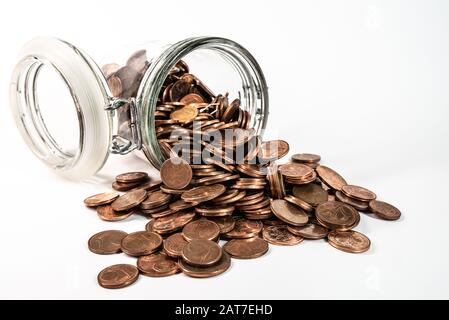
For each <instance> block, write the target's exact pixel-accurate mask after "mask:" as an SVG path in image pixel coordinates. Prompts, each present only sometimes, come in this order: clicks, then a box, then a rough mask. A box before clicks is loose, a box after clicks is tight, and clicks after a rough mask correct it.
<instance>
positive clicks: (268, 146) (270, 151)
mask: <svg viewBox="0 0 449 320" xmlns="http://www.w3.org/2000/svg"><path fill="white" fill-rule="evenodd" d="M289 149H290V147H289V145H288V143H287V142H286V141H284V140H272V141H264V142H262V145H261V146H260V151H259V157H260V158H262V159H266V160H277V159H280V158H282V157H283V156H285V155H286V154H287V153H288V151H289Z"/></svg>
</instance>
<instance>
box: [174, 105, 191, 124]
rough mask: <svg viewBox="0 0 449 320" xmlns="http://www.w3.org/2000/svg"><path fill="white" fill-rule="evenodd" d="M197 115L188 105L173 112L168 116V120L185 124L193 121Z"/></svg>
mask: <svg viewBox="0 0 449 320" xmlns="http://www.w3.org/2000/svg"><path fill="white" fill-rule="evenodd" d="M197 115H198V109H197V108H196V107H194V106H192V105H190V104H189V105H186V106H185V107H183V108H181V109H179V110H176V111H173V112H172V113H171V114H170V118H171V119H172V120H176V121H179V122H182V123H185V122H189V121H191V120H193V119H195V118H196V116H197Z"/></svg>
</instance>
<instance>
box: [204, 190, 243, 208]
mask: <svg viewBox="0 0 449 320" xmlns="http://www.w3.org/2000/svg"><path fill="white" fill-rule="evenodd" d="M232 191H238V190H232ZM245 196H246V192H245V191H244V190H242V191H238V193H237V195H235V196H234V197H232V198H228V199H225V200H223V199H221V200H218V198H215V199H213V200H212V203H216V204H221V205H225V204H233V205H234V204H235V203H236V202H238V201H240V200H242V199H243V198H244V197H245Z"/></svg>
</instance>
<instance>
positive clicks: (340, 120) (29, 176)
mask: <svg viewBox="0 0 449 320" xmlns="http://www.w3.org/2000/svg"><path fill="white" fill-rule="evenodd" d="M1 6H2V7H1V9H0V11H1V17H2V18H1V19H0V35H1V37H0V39H1V42H2V46H1V47H2V48H1V50H0V108H1V109H0V110H1V116H0V128H1V134H2V135H3V137H2V146H1V149H2V151H1V154H2V157H1V160H0V164H1V170H2V173H1V181H0V191H1V192H0V199H1V200H0V203H1V209H0V212H1V219H0V238H1V239H2V250H1V258H0V259H1V260H0V274H1V275H2V281H1V284H0V298H38V299H44V298H107V299H109V298H114V299H116V298H120V299H128V298H138V299H140V298H143V299H168V298H170V299H173V298H193V299H205V298H212V299H221V298H234V299H239V298H267V299H278V298H279V299H281V298H283V299H311V298H337V299H338V298H343V299H344V298H356V299H361V298H376V299H379V298H446V299H447V298H449V250H448V244H449V232H448V226H449V199H448V193H449V186H448V180H449V170H448V169H449V141H448V138H449V94H448V89H449V3H448V2H447V1H429V0H428V1H391V0H390V1H375V0H371V1H360V0H354V1H232V0H228V1H220V2H218V1H215V2H213V1H174V0H171V1H157V2H156V1H111V0H109V1H80V0H78V1H71V2H68V1H59V2H58V1H47V0H41V1H20V0H16V1H11V2H9V3H8V4H6V3H3V4H2V5H1ZM194 35H216V36H224V37H228V38H231V39H233V40H235V41H237V42H239V43H241V44H242V45H244V46H245V47H247V48H248V49H249V50H250V51H251V52H252V53H253V54H254V55H255V56H256V58H257V59H258V61H259V63H260V64H261V66H262V68H263V70H264V72H265V75H266V78H267V81H268V83H269V87H270V105H271V114H270V118H269V127H270V133H269V136H273V137H276V136H279V137H282V138H284V139H285V140H287V141H289V142H290V145H291V150H292V151H293V152H315V153H318V154H321V156H322V158H323V163H325V164H328V165H329V166H331V167H332V168H335V169H337V170H338V171H339V172H340V173H341V174H342V175H343V176H344V177H345V178H346V179H347V180H348V181H349V182H351V183H354V184H359V185H363V186H366V187H368V188H370V189H372V190H374V191H375V192H376V193H377V194H378V196H379V198H381V199H383V200H385V201H388V202H391V203H393V204H395V205H396V206H397V207H399V208H400V209H401V211H402V212H403V218H402V219H401V220H400V221H397V222H386V221H381V220H377V219H374V218H371V217H367V216H362V221H361V223H360V225H359V226H358V227H357V230H359V231H361V232H363V233H365V234H366V235H367V236H368V237H369V238H370V239H371V240H372V248H371V250H370V251H369V252H368V253H365V254H361V255H351V254H346V253H343V252H340V251H338V250H336V249H334V248H332V247H331V246H330V245H328V244H326V243H325V242H324V241H316V242H313V241H307V242H304V243H302V244H300V245H298V246H295V247H285V248H284V247H274V246H271V247H270V251H269V253H268V254H267V255H266V256H264V257H262V258H259V259H255V260H250V261H241V260H233V264H232V268H231V269H230V270H229V271H228V272H226V273H225V274H223V275H222V276H219V277H216V278H211V279H205V280H196V279H191V278H188V277H186V276H184V275H177V276H173V277H169V278H161V279H154V278H147V277H141V278H140V279H139V281H138V282H137V283H136V284H135V285H133V286H131V287H128V288H126V289H123V290H117V291H111V290H106V289H102V288H100V287H99V286H98V285H97V283H96V275H97V273H98V272H99V271H100V270H101V269H102V268H104V267H106V266H108V265H110V264H114V263H121V262H131V263H133V259H132V258H129V257H125V256H124V255H113V256H98V255H94V254H92V253H91V252H89V251H88V249H87V246H86V242H87V240H88V238H89V237H90V236H91V235H92V234H94V233H96V232H98V231H100V230H104V229H111V228H117V229H123V230H125V231H129V232H130V231H134V230H139V229H142V228H143V227H144V224H145V222H146V221H145V219H144V218H141V217H136V218H133V219H131V220H130V221H124V222H121V223H116V224H111V223H106V222H103V221H100V220H99V219H98V218H97V217H96V214H95V213H93V212H91V211H89V210H87V209H86V208H84V206H83V204H82V200H83V199H84V198H85V197H86V196H88V195H91V194H93V193H97V192H100V191H103V190H108V185H109V183H110V181H111V180H112V176H113V174H116V173H119V172H121V171H122V170H132V169H137V168H141V169H147V170H148V171H150V172H154V171H152V170H151V169H150V168H148V166H147V165H146V164H145V163H143V162H140V161H136V160H134V159H133V158H130V159H124V158H121V159H112V160H111V162H109V163H108V170H109V172H110V173H111V175H110V176H107V177H106V180H108V179H109V181H108V182H107V183H103V184H96V183H87V182H86V183H73V182H68V181H64V180H62V179H61V178H59V177H57V176H56V175H54V174H53V173H52V172H51V171H50V170H48V169H47V168H46V167H45V166H44V165H43V164H41V163H40V162H39V161H37V160H36V159H35V158H34V156H32V154H31V153H30V152H29V150H28V149H27V147H26V146H25V144H24V143H23V141H22V140H21V137H20V136H19V134H18V132H17V131H16V129H15V126H14V124H13V122H12V117H11V115H10V111H9V106H8V104H9V102H8V95H7V91H8V83H9V77H10V74H11V70H12V68H13V66H14V64H15V59H16V58H17V54H18V52H19V50H20V47H21V46H22V45H23V44H24V43H25V42H26V41H28V40H30V39H31V38H33V37H36V36H57V37H60V38H62V39H65V40H68V41H70V42H72V43H74V44H76V45H77V46H79V47H81V48H83V49H84V50H85V51H87V52H95V50H97V49H98V48H101V49H102V50H105V49H107V48H108V46H109V45H110V44H113V43H124V44H127V43H133V42H143V41H148V40H153V39H166V38H170V39H173V38H174V39H182V38H185V37H188V36H194Z"/></svg>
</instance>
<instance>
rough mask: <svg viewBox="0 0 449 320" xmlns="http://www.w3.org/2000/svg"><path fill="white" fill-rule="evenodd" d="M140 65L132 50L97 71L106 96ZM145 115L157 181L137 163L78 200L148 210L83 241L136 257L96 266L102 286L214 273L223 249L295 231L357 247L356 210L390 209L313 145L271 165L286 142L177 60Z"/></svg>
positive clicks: (291, 238) (104, 215)
mask: <svg viewBox="0 0 449 320" xmlns="http://www.w3.org/2000/svg"><path fill="white" fill-rule="evenodd" d="M148 65H149V62H148V61H147V60H146V56H145V52H144V51H139V52H137V53H135V54H134V55H133V56H132V57H131V58H130V59H129V60H128V62H127V65H126V66H124V67H120V66H118V65H115V64H111V65H107V66H104V67H103V68H102V70H103V72H104V73H105V76H106V78H107V80H108V83H109V86H110V87H111V90H112V92H113V94H114V95H115V96H121V97H130V96H134V95H135V94H136V91H137V89H136V88H137V87H138V86H137V85H136V82H138V81H140V79H141V77H142V75H143V73H144V71H145V70H146V68H147V67H148ZM154 116H155V126H156V134H157V137H158V140H159V144H160V147H161V150H162V152H163V153H164V155H165V156H166V158H167V160H166V161H165V162H164V163H163V164H162V166H161V168H160V180H154V179H152V178H150V177H149V176H148V174H147V173H145V172H128V173H123V174H120V175H118V176H117V177H116V180H115V181H114V182H113V183H112V188H113V189H114V190H115V191H111V192H107V193H103V194H97V195H94V196H90V197H88V198H87V199H85V200H84V203H85V205H86V206H87V207H88V208H93V209H95V210H96V212H97V214H98V216H99V218H101V219H102V220H105V221H110V222H113V221H121V220H125V219H127V218H129V217H130V216H132V215H133V214H139V215H144V216H145V217H148V219H149V221H148V223H147V224H146V226H145V227H144V228H142V230H139V231H136V232H133V233H130V234H128V233H126V232H123V231H120V230H115V229H112V228H111V230H106V231H101V232H99V233H97V234H95V235H93V236H92V237H91V238H90V239H89V241H88V247H89V250H90V251H91V252H93V253H96V254H103V255H105V254H118V253H124V254H126V255H128V256H132V257H135V258H136V259H137V261H136V265H135V266H134V265H130V264H116V265H113V266H110V267H107V268H106V269H104V270H102V271H101V272H100V273H99V275H98V278H97V279H98V283H99V284H100V285H101V286H102V287H104V288H122V287H125V286H128V285H130V284H132V283H134V282H135V281H136V280H137V278H138V277H139V275H144V276H149V277H165V276H171V275H174V274H177V273H180V272H182V273H184V274H186V275H187V276H190V277H196V278H206V277H212V276H217V275H219V274H221V273H223V272H225V271H226V270H227V269H228V268H229V267H230V265H231V260H232V259H254V258H258V257H261V256H263V255H265V254H266V253H267V252H268V250H269V246H270V245H279V246H294V245H299V244H300V243H303V242H304V241H305V240H307V241H308V240H319V239H324V240H325V241H326V242H328V243H329V244H330V245H331V246H332V247H334V248H336V249H338V250H341V251H344V252H349V253H363V252H365V251H367V250H369V248H370V245H371V241H370V240H369V238H368V237H367V236H366V235H363V234H362V233H360V232H357V231H355V230H354V229H355V228H356V227H357V225H358V224H359V222H360V219H361V215H360V212H362V213H364V214H373V215H375V216H377V217H378V218H380V219H384V220H398V219H399V218H400V216H401V212H400V211H399V210H398V209H397V208H396V207H394V206H393V205H391V204H388V203H386V202H383V201H379V200H377V196H376V194H375V193H374V192H372V191H370V190H368V189H366V188H363V187H360V186H357V185H352V184H349V183H347V182H346V180H345V179H344V178H343V177H342V176H341V175H340V174H339V173H337V172H336V171H334V170H333V169H331V168H329V167H327V166H324V165H321V164H320V161H321V157H320V156H319V155H315V154H310V153H300V154H294V155H292V156H291V158H290V161H288V162H287V163H283V164H277V163H276V161H277V160H279V159H281V158H283V157H284V156H286V155H287V154H288V153H289V151H290V147H289V144H288V143H287V142H286V141H283V140H272V141H262V140H261V138H260V137H259V136H258V135H257V133H256V131H255V130H254V129H252V128H251V123H252V122H251V121H252V119H251V114H250V113H249V112H248V111H246V110H244V109H243V108H241V106H240V100H239V99H234V100H232V101H231V102H229V95H228V94H224V95H215V94H214V93H212V91H211V90H210V89H209V88H208V87H207V86H206V85H205V84H204V83H203V82H202V81H201V80H199V79H198V78H197V77H196V76H195V75H193V74H190V73H189V67H188V65H187V64H186V63H185V62H183V61H180V62H178V64H176V66H175V67H174V68H173V69H172V70H171V72H170V73H169V75H168V77H167V79H166V81H165V83H164V86H163V87H162V89H161V92H160V96H159V102H158V105H157V107H156V111H155V114H154ZM120 192H124V193H122V194H120ZM223 242H225V244H224V245H221V243H223Z"/></svg>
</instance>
